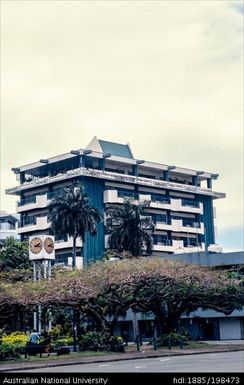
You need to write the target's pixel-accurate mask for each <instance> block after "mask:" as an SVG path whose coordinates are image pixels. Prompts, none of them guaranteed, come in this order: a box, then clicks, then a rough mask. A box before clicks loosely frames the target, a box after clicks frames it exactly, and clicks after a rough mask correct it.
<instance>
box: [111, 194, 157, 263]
mask: <svg viewBox="0 0 244 385" xmlns="http://www.w3.org/2000/svg"><path fill="white" fill-rule="evenodd" d="M148 206H149V202H143V203H140V204H139V205H134V204H132V203H131V201H130V200H128V199H126V200H125V201H124V204H123V206H122V207H114V208H113V207H111V208H109V209H107V211H106V216H107V225H108V226H109V225H110V226H111V230H112V233H111V235H110V237H109V240H108V244H109V248H110V249H112V250H117V251H119V252H121V251H128V252H129V253H131V255H133V256H139V255H141V254H142V252H143V250H145V249H146V252H147V254H152V246H153V241H152V233H153V230H154V224H153V222H152V220H151V217H149V216H148V214H147V213H145V209H146V208H147V207H148Z"/></svg>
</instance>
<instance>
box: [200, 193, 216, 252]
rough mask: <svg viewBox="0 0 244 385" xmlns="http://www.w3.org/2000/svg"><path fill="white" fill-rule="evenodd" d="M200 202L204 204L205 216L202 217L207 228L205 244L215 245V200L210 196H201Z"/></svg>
mask: <svg viewBox="0 0 244 385" xmlns="http://www.w3.org/2000/svg"><path fill="white" fill-rule="evenodd" d="M198 200H199V202H201V203H202V204H203V215H201V216H200V217H201V221H202V222H203V223H204V227H205V244H206V246H209V245H211V244H214V243H215V235H214V219H213V199H212V197H209V196H204V195H200V196H199V198H198Z"/></svg>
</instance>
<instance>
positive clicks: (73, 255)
mask: <svg viewBox="0 0 244 385" xmlns="http://www.w3.org/2000/svg"><path fill="white" fill-rule="evenodd" d="M76 238H77V237H76V236H75V237H73V254H72V269H73V270H74V269H75V267H76Z"/></svg>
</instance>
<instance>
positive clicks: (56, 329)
mask: <svg viewBox="0 0 244 385" xmlns="http://www.w3.org/2000/svg"><path fill="white" fill-rule="evenodd" d="M61 334H62V326H61V325H56V326H53V327H52V329H51V330H50V331H49V335H50V337H51V339H52V340H53V341H56V340H57V339H58V338H59V336H60V335H61Z"/></svg>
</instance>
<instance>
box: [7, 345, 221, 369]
mask: <svg viewBox="0 0 244 385" xmlns="http://www.w3.org/2000/svg"><path fill="white" fill-rule="evenodd" d="M214 347H216V345H209V344H206V343H201V342H197V341H191V342H188V343H187V345H184V347H183V350H186V349H204V348H208V349H212V348H214ZM176 349H177V350H179V349H180V347H179V346H172V348H171V351H174V350H176ZM168 350H169V349H168V347H167V346H158V348H157V352H165V351H168ZM136 351H137V346H136V344H131V345H128V346H127V347H126V348H125V354H126V353H133V352H136ZM140 351H144V352H146V353H149V352H153V351H154V350H153V345H152V344H143V345H142V346H140ZM114 354H117V353H115V352H110V351H101V352H94V351H85V352H71V353H70V354H61V355H59V356H57V355H56V353H50V355H49V356H48V355H47V354H46V353H43V357H39V355H37V356H28V358H25V356H24V355H21V356H20V357H17V358H15V359H13V360H11V359H9V360H6V361H0V365H1V364H6V363H16V362H43V361H44V362H46V361H54V360H55V361H57V360H62V359H65V360H72V359H77V358H83V357H94V356H95V357H96V356H104V355H114Z"/></svg>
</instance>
